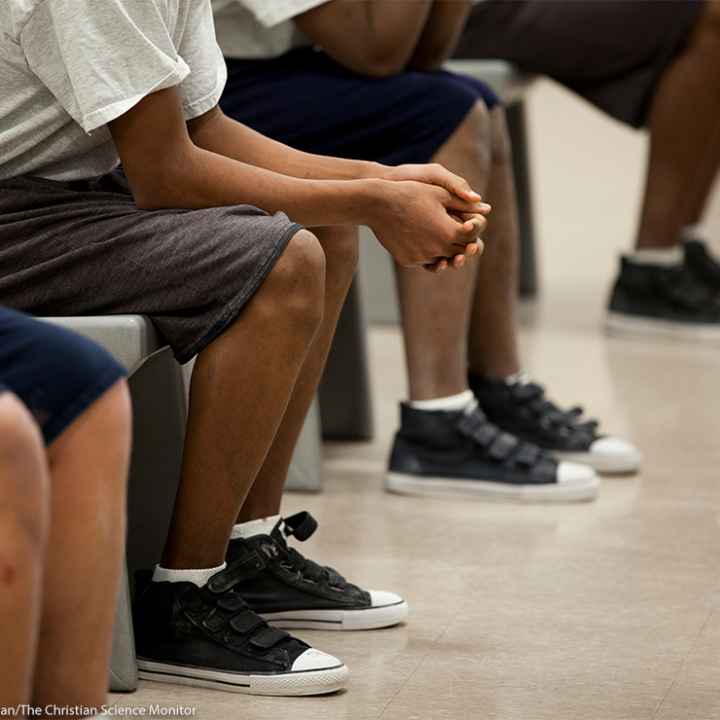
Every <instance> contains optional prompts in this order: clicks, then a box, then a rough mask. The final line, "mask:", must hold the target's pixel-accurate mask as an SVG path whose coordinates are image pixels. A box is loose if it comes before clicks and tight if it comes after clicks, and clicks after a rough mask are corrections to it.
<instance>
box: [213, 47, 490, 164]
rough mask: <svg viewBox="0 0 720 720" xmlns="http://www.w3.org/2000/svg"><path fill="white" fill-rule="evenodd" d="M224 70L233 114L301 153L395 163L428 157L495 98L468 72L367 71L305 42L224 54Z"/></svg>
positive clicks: (225, 97) (227, 107)
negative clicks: (247, 54) (266, 52)
mask: <svg viewBox="0 0 720 720" xmlns="http://www.w3.org/2000/svg"><path fill="white" fill-rule="evenodd" d="M228 74H229V77H228V83H227V86H226V89H225V93H224V95H223V98H222V99H221V106H222V108H223V110H224V111H225V112H226V113H227V114H228V115H230V116H231V117H233V118H235V119H236V120H238V121H240V122H242V123H244V124H246V125H249V126H250V127H252V128H253V129H255V130H257V131H258V132H261V133H263V134H264V135H267V136H269V137H272V138H274V139H276V140H279V141H281V142H284V143H286V144H288V145H290V146H292V147H295V148H298V149H300V150H304V151H306V152H314V153H318V154H321V155H334V156H338V157H346V158H353V159H360V160H374V161H378V162H384V163H387V164H392V165H395V164H399V163H405V162H427V161H429V160H430V159H431V158H432V157H433V155H434V154H435V152H436V151H437V150H438V149H439V148H440V147H441V146H442V145H443V144H444V143H445V141H446V140H447V139H448V138H449V137H450V136H451V135H452V134H453V133H454V132H455V130H456V129H457V128H458V126H459V125H460V124H461V123H462V121H463V119H464V118H465V116H466V115H467V114H468V112H469V111H470V110H471V109H472V107H473V105H474V104H475V103H476V102H477V101H478V100H483V101H484V102H485V104H486V105H487V106H488V107H492V106H493V105H495V104H496V103H497V102H498V100H497V97H496V96H495V95H494V93H493V92H492V91H491V90H490V89H489V88H488V87H487V86H486V85H484V84H483V83H480V82H477V81H473V80H472V79H466V80H465V81H459V80H458V79H457V78H456V77H455V76H453V75H452V74H450V73H446V72H405V73H401V74H399V75H394V76H391V77H386V78H376V77H366V76H363V75H358V74H355V73H352V72H350V71H348V70H345V69H344V68H343V67H341V66H340V65H338V64H337V63H335V62H334V61H332V60H331V59H330V58H328V57H327V56H326V55H325V54H324V53H321V52H317V51H314V50H310V49H300V50H295V51H292V52H290V53H288V54H286V55H284V56H282V57H280V58H276V59H273V60H266V61H242V60H229V61H228Z"/></svg>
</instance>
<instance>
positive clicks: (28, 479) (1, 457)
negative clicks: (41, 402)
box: [0, 393, 50, 708]
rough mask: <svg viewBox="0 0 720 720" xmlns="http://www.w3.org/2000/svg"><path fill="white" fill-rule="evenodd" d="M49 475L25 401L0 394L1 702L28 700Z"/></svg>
mask: <svg viewBox="0 0 720 720" xmlns="http://www.w3.org/2000/svg"><path fill="white" fill-rule="evenodd" d="M49 490H50V485H49V480H48V468H47V462H46V459H45V449H44V448H43V444H42V438H41V437H40V433H39V431H38V429H37V427H36V425H35V423H34V422H33V420H32V418H31V417H30V413H29V412H28V411H27V410H26V409H25V407H24V405H22V403H21V402H20V401H19V400H18V399H17V398H16V397H15V396H13V395H11V394H10V393H3V394H2V395H0V618H2V628H3V629H2V632H0V708H2V707H13V706H16V705H20V704H24V703H29V702H30V700H31V697H32V679H33V673H34V669H35V658H36V649H37V640H38V628H39V627H40V616H41V605H42V598H43V586H42V572H43V565H44V558H45V546H46V536H47V529H48V521H49V502H48V498H49Z"/></svg>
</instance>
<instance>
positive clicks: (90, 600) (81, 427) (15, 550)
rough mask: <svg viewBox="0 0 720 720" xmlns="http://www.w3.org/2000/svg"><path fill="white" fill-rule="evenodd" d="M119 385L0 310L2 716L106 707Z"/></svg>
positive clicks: (125, 414) (122, 443) (95, 355)
mask: <svg viewBox="0 0 720 720" xmlns="http://www.w3.org/2000/svg"><path fill="white" fill-rule="evenodd" d="M123 376H124V371H123V369H122V368H121V367H120V366H119V365H118V364H117V363H116V362H115V361H114V360H113V359H112V358H111V357H110V356H109V355H108V354H107V353H106V352H105V351H104V350H101V349H100V348H99V347H97V346H96V345H94V344H93V343H91V342H90V341H88V340H85V339H84V338H81V337H79V336H78V335H75V334H73V333H70V332H68V331H66V330H63V329H61V328H58V327H56V326H54V325H50V324H48V323H44V322H40V321H39V320H32V319H30V318H28V317H26V316H24V315H21V314H19V313H16V312H13V311H11V310H7V309H4V308H0V585H1V586H2V590H0V618H1V621H0V622H1V626H2V631H1V632H0V714H4V713H2V712H1V711H2V709H3V708H6V709H7V708H17V707H18V706H21V705H32V706H34V707H41V708H42V707H45V706H46V705H49V704H55V705H58V706H70V707H75V706H78V707H83V708H85V713H86V715H84V716H87V717H89V716H90V714H91V713H93V714H95V713H98V712H99V710H100V708H101V706H102V705H103V704H104V703H105V697H106V695H107V683H108V677H109V672H108V670H109V668H108V666H109V661H110V649H111V645H112V634H113V626H114V621H115V606H116V603H117V597H118V590H119V579H120V570H121V563H123V562H124V557H125V552H124V550H125V486H126V477H127V469H128V461H129V451H130V403H129V399H128V393H127V388H126V385H125V381H124V379H123ZM93 716H94V715H93ZM43 717H45V715H44V714H43Z"/></svg>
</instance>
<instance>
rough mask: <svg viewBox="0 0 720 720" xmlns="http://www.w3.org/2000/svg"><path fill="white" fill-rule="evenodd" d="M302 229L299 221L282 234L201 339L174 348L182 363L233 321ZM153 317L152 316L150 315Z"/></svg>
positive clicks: (205, 345) (200, 350)
mask: <svg viewBox="0 0 720 720" xmlns="http://www.w3.org/2000/svg"><path fill="white" fill-rule="evenodd" d="M300 230H304V227H303V226H302V225H300V224H298V223H292V224H291V225H290V226H289V227H288V228H287V229H286V230H285V231H284V232H283V234H282V235H281V236H280V238H279V240H278V241H277V243H276V244H275V247H274V248H273V251H272V252H271V253H270V254H269V255H268V256H267V258H266V259H265V261H264V262H263V263H262V264H261V265H259V266H258V269H257V271H256V272H255V274H254V275H253V276H252V277H251V278H250V280H249V281H248V282H246V283H245V284H244V285H243V288H242V290H241V291H240V292H239V293H238V294H237V295H236V296H235V297H234V298H233V300H232V301H231V302H230V303H229V304H228V306H227V307H225V308H224V309H223V310H222V312H220V313H219V314H218V315H217V317H216V318H215V320H214V322H213V323H212V324H211V326H210V330H208V331H207V332H206V333H205V334H204V335H202V336H201V337H200V338H199V339H197V340H194V341H192V342H191V343H189V344H188V345H187V346H184V347H182V348H179V349H177V350H176V349H175V348H173V352H174V354H175V359H176V360H177V361H178V362H179V363H180V364H181V365H184V364H185V363H187V362H189V361H190V360H192V358H194V357H195V355H197V354H198V353H200V352H202V351H203V350H204V349H205V348H206V347H207V346H208V345H209V344H210V343H211V342H212V341H213V340H215V339H216V338H217V337H218V336H219V335H221V334H222V333H223V332H224V331H225V329H226V328H227V326H228V325H230V323H232V322H233V321H234V320H235V319H236V317H237V316H238V315H239V313H240V311H241V310H242V309H243V307H244V306H245V305H246V304H247V302H248V301H249V300H250V298H251V297H252V296H253V295H254V294H255V292H256V291H257V290H258V288H259V287H260V285H262V283H263V282H264V281H265V279H266V278H267V276H268V275H269V273H270V271H271V270H272V268H273V267H274V266H275V263H276V262H277V261H278V259H279V258H280V255H282V253H283V252H285V248H286V247H287V245H288V243H289V242H290V238H292V237H293V235H295V234H297V233H298V232H299V231H300ZM150 317H151V319H152V316H150Z"/></svg>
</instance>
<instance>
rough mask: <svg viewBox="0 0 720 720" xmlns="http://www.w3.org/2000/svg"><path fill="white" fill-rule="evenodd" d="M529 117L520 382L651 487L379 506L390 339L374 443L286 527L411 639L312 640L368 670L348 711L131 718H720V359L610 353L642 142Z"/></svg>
mask: <svg viewBox="0 0 720 720" xmlns="http://www.w3.org/2000/svg"><path fill="white" fill-rule="evenodd" d="M531 109H532V118H533V125H532V136H533V149H534V160H535V173H536V182H535V187H536V192H537V205H538V219H539V230H540V236H541V237H540V240H541V247H542V263H543V280H544V288H543V293H542V296H541V299H540V301H539V302H538V303H537V304H536V305H534V306H532V307H527V308H525V309H524V312H523V329H522V343H523V349H524V352H525V361H526V365H527V368H528V369H529V370H530V371H531V372H532V373H533V374H534V375H536V376H538V377H540V378H542V379H543V381H545V382H547V383H548V384H549V385H551V386H552V388H553V393H554V395H555V396H557V397H558V398H559V399H561V400H564V401H568V402H576V401H578V400H581V401H582V402H584V403H585V404H586V405H588V406H589V407H590V408H591V409H592V411H593V413H596V414H598V415H599V416H601V417H602V418H603V420H604V421H605V426H606V427H607V428H608V429H611V430H613V431H615V432H620V433H624V434H627V435H628V436H630V437H631V438H633V439H634V440H635V441H636V442H637V443H638V444H639V445H640V447H641V448H642V449H643V451H644V453H645V456H646V460H645V464H644V468H643V472H642V475H640V476H637V477H634V478H624V479H613V480H608V481H606V483H605V486H604V488H603V491H602V495H601V498H600V499H599V501H598V502H596V503H595V504H592V505H580V506H567V507H518V506H507V505H499V504H497V505H494V504H482V503H474V502H464V501H461V500H443V501H428V500H422V499H409V498H401V497H392V496H388V495H384V494H383V492H382V489H381V475H382V470H383V463H384V458H385V454H386V452H387V448H388V443H389V439H390V434H391V432H392V430H393V429H394V424H395V415H396V402H397V400H398V399H400V398H401V397H402V395H403V393H404V374H403V369H402V364H401V341H400V338H399V335H398V333H397V331H396V330H395V329H392V328H390V329H387V328H386V329H376V330H374V331H373V333H372V335H371V352H372V365H373V378H374V390H375V402H376V410H377V417H378V434H377V439H376V441H375V442H374V443H371V444H359V445H333V446H329V447H328V448H327V462H326V483H327V489H326V491H325V492H324V493H323V494H322V495H318V496H300V495H291V496H289V497H288V498H287V501H286V506H285V510H286V511H287V512H292V511H295V510H299V509H302V508H307V509H309V510H311V511H312V512H313V513H315V515H316V516H317V517H318V518H319V519H320V520H321V528H320V532H319V533H318V534H317V536H316V538H313V539H312V540H311V541H310V542H309V543H307V545H308V549H309V550H310V554H311V555H312V556H313V557H315V558H317V559H321V560H322V561H324V562H327V563H330V564H334V565H336V566H337V567H339V568H340V569H341V570H342V571H343V572H344V573H346V574H348V575H349V576H350V577H351V578H354V579H356V580H357V581H358V582H360V583H363V584H366V585H370V586H374V587H378V588H388V589H393V590H398V591H400V592H402V593H403V594H405V595H406V596H407V598H408V600H409V601H410V603H411V605H412V616H411V619H410V622H409V623H408V625H407V626H405V627H401V628H397V629H391V630H382V631H376V632H370V633H364V634H351V635H349V634H345V635H342V634H333V633H307V637H308V638H311V639H312V641H313V642H314V643H315V644H316V645H317V646H319V647H320V648H322V649H324V650H327V651H329V652H332V653H335V654H337V655H340V656H341V657H343V658H344V659H345V661H346V662H347V664H348V665H349V666H350V668H351V670H352V673H353V674H352V680H351V684H350V687H349V690H348V691H347V692H345V693H343V694H341V695H338V696H336V697H327V698H319V699H318V698H316V699H303V698H300V699H291V700H287V699H267V698H249V697H244V696H239V695H238V696H236V695H232V694H228V693H221V692H213V691H205V690H202V691H201V690H193V689H188V688H180V687H171V686H163V685H154V684H151V683H145V684H143V685H142V687H141V689H140V691H139V692H138V693H136V694H135V695H133V696H125V697H120V698H116V699H117V700H119V701H120V702H122V703H124V704H129V705H139V706H140V705H143V706H146V705H148V704H150V703H156V702H157V703H161V704H175V703H181V704H185V705H192V706H195V707H196V708H197V711H196V715H195V717H200V718H204V719H208V718H210V719H214V718H243V719H245V720H265V719H270V718H272V719H273V720H274V719H276V718H280V717H295V718H301V719H302V720H305V719H311V718H312V719H314V720H324V719H326V718H327V719H328V720H345V719H348V720H370V719H371V718H383V720H476V719H478V720H494V719H497V720H645V719H648V720H650V719H651V718H656V719H657V720H712V719H713V718H720V573H719V572H718V570H719V569H720V538H719V536H720V527H719V525H720V473H719V472H718V468H719V467H720V442H718V437H719V436H720V411H719V410H718V399H719V392H718V391H719V389H720V374H719V371H720V365H719V363H718V352H720V351H719V350H718V349H717V348H715V349H711V348H704V347H697V346H692V345H670V344H664V345H658V344H650V343H647V342H639V341H630V340H617V339H606V338H605V337H604V336H603V335H602V334H601V332H600V327H601V320H602V310H603V303H604V294H605V292H606V285H607V283H608V281H609V278H610V276H611V273H612V271H613V269H614V263H615V262H616V254H617V251H618V250H620V249H621V248H623V247H624V246H625V245H626V244H627V242H628V241H629V238H630V237H631V233H632V227H633V219H634V213H635V211H636V204H637V191H638V188H639V183H640V178H641V161H642V153H643V139H642V136H640V135H639V134H637V133H632V132H630V131H628V130H626V129H623V128H620V127H619V126H617V125H614V124H612V123H611V122H609V121H607V120H605V119H604V118H602V117H600V116H599V115H598V114H597V113H594V112H593V111H591V110H590V109H588V108H585V107H583V106H582V105H580V104H579V103H578V102H576V101H574V100H572V99H571V98H570V96H569V95H567V94H566V93H564V92H562V91H560V90H559V89H558V88H556V87H555V86H552V85H550V84H549V83H543V84H542V85H541V86H540V87H538V88H537V89H536V90H535V91H534V95H533V98H532V108H531ZM719 217H720V213H718V212H717V208H715V209H714V210H713V212H711V219H713V218H714V222H713V223H711V224H714V226H715V227H716V228H717V229H718V232H717V233H716V235H717V237H718V238H719V239H720V223H718V222H717V219H718V218H719Z"/></svg>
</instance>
